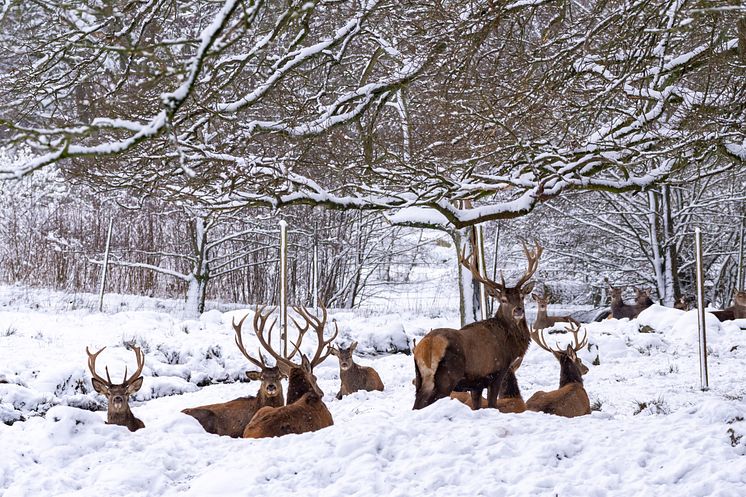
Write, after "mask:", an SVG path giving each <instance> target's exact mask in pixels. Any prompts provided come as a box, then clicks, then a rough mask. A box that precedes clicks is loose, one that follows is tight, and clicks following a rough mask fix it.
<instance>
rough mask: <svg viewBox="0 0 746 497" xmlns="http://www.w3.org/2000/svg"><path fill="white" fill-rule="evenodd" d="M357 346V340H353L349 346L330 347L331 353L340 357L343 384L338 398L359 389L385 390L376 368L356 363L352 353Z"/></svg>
mask: <svg viewBox="0 0 746 497" xmlns="http://www.w3.org/2000/svg"><path fill="white" fill-rule="evenodd" d="M356 348H357V342H352V343H351V344H350V346H349V347H347V348H342V347H333V346H332V347H330V348H329V350H330V352H331V354H332V355H333V356H336V357H337V358H338V359H339V379H340V380H341V381H342V385H341V386H340V388H339V393H337V399H341V398H342V397H344V396H345V395H349V394H351V393H354V392H357V391H358V390H367V391H368V392H371V391H373V390H378V391H379V392H382V391H383V382H382V381H381V377H380V376H378V373H377V372H376V370H375V369H373V368H371V367H368V366H360V365H359V364H355V361H354V360H353V358H352V353H353V352H354V351H355V349H356Z"/></svg>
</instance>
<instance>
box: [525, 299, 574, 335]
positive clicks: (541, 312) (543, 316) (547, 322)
mask: <svg viewBox="0 0 746 497" xmlns="http://www.w3.org/2000/svg"><path fill="white" fill-rule="evenodd" d="M531 298H533V299H534V300H535V301H536V305H537V306H538V310H537V311H536V320H535V321H534V322H533V324H532V325H531V328H533V329H534V330H540V329H543V328H549V327H550V326H554V325H555V324H557V323H575V324H579V323H578V322H577V321H576V320H575V319H574V318H571V317H570V316H548V315H547V306H548V304H549V299H548V298H546V297H540V296H539V295H536V294H535V293H532V294H531Z"/></svg>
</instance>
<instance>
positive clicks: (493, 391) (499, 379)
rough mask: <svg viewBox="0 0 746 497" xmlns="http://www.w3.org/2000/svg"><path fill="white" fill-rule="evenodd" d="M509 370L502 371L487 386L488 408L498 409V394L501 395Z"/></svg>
mask: <svg viewBox="0 0 746 497" xmlns="http://www.w3.org/2000/svg"><path fill="white" fill-rule="evenodd" d="M506 372H507V369H501V370H500V371H498V372H497V373H495V376H494V378H493V379H492V381H491V382H490V384H489V386H487V407H492V408H495V407H497V394H498V393H500V385H502V383H503V378H505V373H506Z"/></svg>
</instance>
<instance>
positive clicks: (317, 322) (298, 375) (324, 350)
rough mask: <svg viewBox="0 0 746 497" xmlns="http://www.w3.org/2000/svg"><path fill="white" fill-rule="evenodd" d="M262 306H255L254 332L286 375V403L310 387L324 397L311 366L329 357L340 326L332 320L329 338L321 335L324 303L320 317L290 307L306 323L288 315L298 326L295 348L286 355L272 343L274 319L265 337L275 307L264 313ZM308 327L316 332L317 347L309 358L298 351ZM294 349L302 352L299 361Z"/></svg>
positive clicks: (299, 308)
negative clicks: (300, 322)
mask: <svg viewBox="0 0 746 497" xmlns="http://www.w3.org/2000/svg"><path fill="white" fill-rule="evenodd" d="M263 309H264V308H263V307H262V308H257V311H256V313H255V316H254V330H255V332H256V337H257V340H259V343H260V344H261V346H262V348H264V350H266V351H267V353H268V354H269V355H271V356H272V357H273V358H274V359H275V361H277V366H278V367H279V368H280V370H281V371H282V372H283V374H285V375H287V377H288V395H287V403H288V404H291V403H292V402H294V401H295V400H297V399H298V398H300V397H301V396H302V395H303V394H304V393H306V392H309V391H311V392H314V393H315V394H316V395H318V396H319V398H321V397H323V396H324V392H323V391H322V390H321V388H319V386H318V385H317V384H316V376H315V375H314V374H313V368H314V367H315V366H317V365H319V364H321V363H322V362H324V360H326V358H327V357H329V355H330V354H331V348H330V344H331V342H333V341H334V339H335V338H336V337H337V334H338V333H339V329H338V328H337V325H336V323H335V324H334V327H335V331H334V334H333V335H332V336H331V338H329V339H328V340H325V339H324V328H325V327H326V308H325V307H324V306H322V307H321V312H322V315H321V318H317V317H315V316H312V315H311V314H309V313H308V311H306V310H305V309H304V308H302V307H293V310H295V312H296V313H298V315H300V317H301V318H302V319H303V320H304V322H305V324H304V325H300V324H298V322H297V321H296V320H295V318H294V317H291V320H292V322H293V324H294V325H295V327H296V329H297V330H298V339H297V341H296V342H295V343H293V348H294V349H293V351H292V352H291V353H290V355H289V356H288V357H283V355H282V354H279V353H278V352H277V351H275V349H274V348H273V347H272V345H271V342H272V339H271V338H272V328H273V327H274V325H275V321H276V320H273V321H272V323H271V324H270V327H269V330H268V331H267V338H265V337H264V328H265V324H266V322H267V319H268V317H269V315H270V314H271V313H272V311H273V310H274V309H271V310H270V311H269V312H267V313H263ZM311 328H313V329H314V331H315V332H316V337H317V340H316V351H315V353H314V355H313V357H312V358H311V359H309V358H308V357H306V356H305V355H304V354H302V353H300V347H301V344H302V342H303V337H304V336H305V335H306V333H307V332H308V331H309V329H311ZM297 353H300V356H301V361H300V364H297V363H295V362H293V361H292V359H293V357H295V355H296V354H297Z"/></svg>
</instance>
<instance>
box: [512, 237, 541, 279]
mask: <svg viewBox="0 0 746 497" xmlns="http://www.w3.org/2000/svg"><path fill="white" fill-rule="evenodd" d="M521 244H522V245H523V253H524V254H526V259H527V260H528V267H527V268H526V271H525V272H524V273H523V276H521V277H520V278H519V279H518V283H516V285H515V286H516V288H520V287H522V286H523V285H524V284H525V283H526V282H527V281H528V280H529V279H531V277H532V276H533V275H534V273H535V272H536V270H537V269H539V258H540V257H541V253H542V252H544V247H542V246H541V245H539V242H538V241H534V245H535V247H536V249H535V251H533V252H532V251H530V250H529V249H528V247H527V246H526V242H521Z"/></svg>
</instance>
